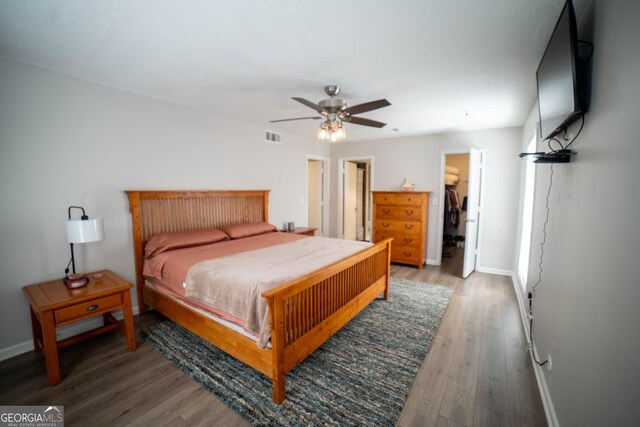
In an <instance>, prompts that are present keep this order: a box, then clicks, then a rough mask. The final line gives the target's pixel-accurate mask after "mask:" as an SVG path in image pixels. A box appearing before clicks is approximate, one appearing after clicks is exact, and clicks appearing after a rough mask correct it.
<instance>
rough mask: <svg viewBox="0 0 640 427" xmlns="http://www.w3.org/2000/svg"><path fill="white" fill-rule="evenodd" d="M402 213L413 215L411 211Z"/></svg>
mask: <svg viewBox="0 0 640 427" xmlns="http://www.w3.org/2000/svg"><path fill="white" fill-rule="evenodd" d="M404 213H406V214H407V215H413V211H411V210H406V211H404Z"/></svg>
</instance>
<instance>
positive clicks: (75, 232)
mask: <svg viewBox="0 0 640 427" xmlns="http://www.w3.org/2000/svg"><path fill="white" fill-rule="evenodd" d="M103 238H104V226H103V224H102V217H98V218H91V219H85V220H82V219H70V220H67V240H68V241H69V243H88V242H97V241H98V240H102V239H103Z"/></svg>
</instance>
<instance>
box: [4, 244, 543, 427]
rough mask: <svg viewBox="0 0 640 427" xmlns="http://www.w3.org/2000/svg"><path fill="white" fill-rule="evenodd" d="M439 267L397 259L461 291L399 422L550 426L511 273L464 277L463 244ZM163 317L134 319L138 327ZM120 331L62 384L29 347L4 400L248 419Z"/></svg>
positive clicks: (142, 417) (77, 413) (212, 422)
mask: <svg viewBox="0 0 640 427" xmlns="http://www.w3.org/2000/svg"><path fill="white" fill-rule="evenodd" d="M450 251H451V252H454V253H453V255H454V256H453V257H452V258H450V259H445V260H443V261H444V262H443V265H442V266H440V267H434V266H427V267H425V268H424V269H423V270H418V269H416V268H413V267H405V266H399V265H394V266H393V267H392V275H393V276H396V277H401V278H406V279H410V280H417V281H421V282H429V283H438V284H440V285H443V286H450V287H452V288H453V289H454V294H453V296H452V298H451V301H450V303H449V306H448V308H447V311H446V312H445V315H444V317H443V319H442V323H441V324H440V328H439V330H438V333H437V335H436V337H435V339H434V342H433V345H432V347H431V350H430V351H429V353H428V354H427V357H426V358H425V361H424V363H423V365H422V367H421V369H420V371H419V372H418V375H417V377H416V381H415V383H414V385H413V389H412V391H411V394H410V395H409V397H408V399H407V402H406V404H405V407H404V410H403V412H402V414H401V416H400V419H399V420H398V425H400V426H460V425H463V426H507V425H512V426H543V425H546V418H545V415H544V410H543V408H542V403H541V401H540V394H539V392H538V386H537V384H536V380H535V376H534V373H533V367H532V365H531V361H530V359H529V355H528V353H527V351H526V339H525V335H524V331H523V328H522V323H521V320H520V317H519V316H520V314H519V312H518V305H517V301H516V296H515V292H514V290H513V286H512V284H511V279H510V278H508V277H502V276H494V275H489V274H483V273H478V272H475V273H473V274H472V275H471V276H470V277H469V278H468V279H467V280H463V279H462V278H460V271H461V255H460V254H461V250H457V248H451V249H450ZM160 319H162V317H161V316H160V315H158V314H155V313H154V312H149V313H147V314H145V315H144V316H136V330H137V331H139V330H140V329H142V328H145V327H147V326H149V325H151V324H154V323H155V322H158V321H159V320H160ZM138 345H139V347H138V350H137V351H135V352H133V353H128V352H127V351H126V345H125V341H124V336H123V335H122V334H121V333H119V332H118V331H113V332H110V333H107V334H104V335H102V336H99V337H96V338H94V339H91V340H88V341H86V342H83V343H79V344H77V345H74V346H71V347H67V348H64V349H62V350H61V351H60V363H61V371H62V375H63V381H62V383H60V384H59V385H58V386H56V387H48V386H47V375H46V371H45V365H44V360H43V358H42V356H41V355H40V354H39V353H35V352H29V353H26V354H23V355H20V356H16V357H14V358H12V359H9V360H5V361H3V362H0V405H36V404H37V405H54V404H57V405H64V406H65V423H66V425H68V426H73V425H87V424H90V425H94V426H98V425H109V426H116V425H117V426H122V425H136V426H147V425H154V426H160V425H171V426H200V425H202V426H243V425H248V424H247V422H246V421H244V420H243V419H242V418H241V417H240V416H239V415H237V414H235V413H234V412H233V411H231V410H230V409H228V408H227V407H226V406H224V405H223V404H221V403H220V402H219V401H218V400H217V399H216V398H215V396H214V395H213V394H212V393H209V392H207V391H205V390H204V389H202V388H200V386H198V384H196V383H195V382H194V381H192V380H191V379H190V378H188V377H187V376H186V375H185V374H183V373H182V372H181V371H180V370H178V369H176V368H174V367H173V365H171V363H170V362H168V361H167V360H166V359H165V358H164V357H163V356H161V355H160V354H159V353H158V352H156V351H155V350H153V349H152V348H151V347H149V346H148V345H146V344H145V343H144V341H142V340H141V339H139V338H138Z"/></svg>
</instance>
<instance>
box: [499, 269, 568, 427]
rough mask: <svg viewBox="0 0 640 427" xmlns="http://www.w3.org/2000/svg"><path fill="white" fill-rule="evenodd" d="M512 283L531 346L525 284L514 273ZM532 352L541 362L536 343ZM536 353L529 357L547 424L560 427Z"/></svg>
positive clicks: (523, 325) (530, 354)
mask: <svg viewBox="0 0 640 427" xmlns="http://www.w3.org/2000/svg"><path fill="white" fill-rule="evenodd" d="M511 281H512V282H513V288H514V290H515V292H516V297H517V299H518V307H519V308H520V320H522V327H523V328H524V333H525V336H526V338H527V343H529V344H531V336H530V335H529V322H528V319H527V313H528V310H527V306H526V305H525V298H524V295H523V294H522V292H523V291H522V289H523V286H522V285H523V284H522V283H520V279H518V277H517V275H516V274H515V273H513V272H512V273H511ZM532 350H533V352H534V353H535V355H536V356H537V357H538V360H539V359H540V357H539V354H538V349H536V345H535V343H533V345H532ZM534 353H529V356H530V358H531V363H532V364H533V371H534V372H535V374H536V382H537V383H538V390H540V398H541V399H542V406H543V407H544V413H545V415H546V417H547V424H548V425H549V426H550V427H558V426H559V425H560V424H559V423H558V417H557V416H556V410H555V408H554V406H553V401H552V400H551V393H550V392H549V387H548V386H547V379H546V377H545V376H544V371H543V369H544V368H543V367H542V366H540V365H538V364H537V363H536V362H535V360H534V359H533V354H534Z"/></svg>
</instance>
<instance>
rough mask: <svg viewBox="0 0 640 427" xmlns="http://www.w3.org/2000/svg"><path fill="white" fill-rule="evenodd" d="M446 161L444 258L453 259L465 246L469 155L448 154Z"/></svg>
mask: <svg viewBox="0 0 640 427" xmlns="http://www.w3.org/2000/svg"><path fill="white" fill-rule="evenodd" d="M445 161H446V166H445V175H444V182H445V186H444V211H443V213H444V218H443V219H444V220H443V234H442V235H443V238H442V245H443V248H442V257H443V258H452V257H454V256H456V257H457V254H458V253H462V252H463V251H462V250H458V249H457V248H464V245H465V233H466V223H465V219H466V211H467V206H466V201H467V194H468V188H469V154H466V153H464V154H447V155H446V157H445ZM453 248H456V249H453Z"/></svg>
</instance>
